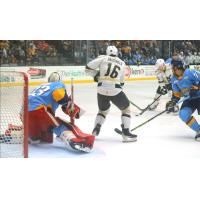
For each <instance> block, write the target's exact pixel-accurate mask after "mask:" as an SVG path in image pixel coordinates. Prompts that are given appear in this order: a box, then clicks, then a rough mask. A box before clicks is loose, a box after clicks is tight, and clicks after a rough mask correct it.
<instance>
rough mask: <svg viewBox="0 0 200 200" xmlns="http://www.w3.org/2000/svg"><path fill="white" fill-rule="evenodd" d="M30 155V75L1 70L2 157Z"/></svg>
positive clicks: (0, 152)
mask: <svg viewBox="0 0 200 200" xmlns="http://www.w3.org/2000/svg"><path fill="white" fill-rule="evenodd" d="M9 157H13V158H17V157H24V158H27V157H28V77H27V75H26V74H25V73H23V72H16V71H0V158H9Z"/></svg>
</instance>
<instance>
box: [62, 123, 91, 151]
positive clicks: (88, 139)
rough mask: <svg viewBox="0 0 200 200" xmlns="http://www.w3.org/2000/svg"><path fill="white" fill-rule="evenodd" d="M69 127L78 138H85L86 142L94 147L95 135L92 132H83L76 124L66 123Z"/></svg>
mask: <svg viewBox="0 0 200 200" xmlns="http://www.w3.org/2000/svg"><path fill="white" fill-rule="evenodd" d="M65 125H66V127H67V128H68V129H70V130H71V131H72V132H73V134H74V135H75V137H76V138H79V139H83V141H84V142H85V144H86V145H87V146H88V147H89V148H90V149H92V148H93V144H94V139H95V137H94V136H93V135H90V134H86V133H83V132H82V131H81V130H80V129H79V128H78V127H77V126H76V125H74V124H71V123H69V124H65Z"/></svg>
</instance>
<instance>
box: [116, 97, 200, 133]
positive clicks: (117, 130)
mask: <svg viewBox="0 0 200 200" xmlns="http://www.w3.org/2000/svg"><path fill="white" fill-rule="evenodd" d="M198 98H200V96H198V97H193V98H190V96H188V97H185V98H182V99H180V100H179V101H178V102H177V103H176V105H178V104H180V103H182V102H184V101H185V100H188V99H190V100H193V99H198ZM165 112H167V109H165V110H164V111H162V112H160V113H158V114H157V115H155V116H153V117H152V118H150V119H148V120H147V121H145V122H143V123H142V124H140V125H138V126H136V127H135V128H133V129H131V132H132V131H134V130H136V129H138V128H139V127H141V126H143V125H144V124H146V123H148V122H150V121H151V120H153V119H155V118H156V117H158V116H160V115H162V114H163V113H165ZM114 130H115V132H117V133H118V134H120V135H121V134H122V131H121V130H120V129H118V128H115V129H114Z"/></svg>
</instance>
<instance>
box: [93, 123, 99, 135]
mask: <svg viewBox="0 0 200 200" xmlns="http://www.w3.org/2000/svg"><path fill="white" fill-rule="evenodd" d="M100 130H101V125H100V124H97V125H96V126H95V127H94V129H93V131H92V135H94V136H98V135H99V133H100Z"/></svg>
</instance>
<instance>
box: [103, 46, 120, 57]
mask: <svg viewBox="0 0 200 200" xmlns="http://www.w3.org/2000/svg"><path fill="white" fill-rule="evenodd" d="M106 54H107V55H108V56H117V55H118V50H117V48H116V47H115V46H108V47H107V49H106Z"/></svg>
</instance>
